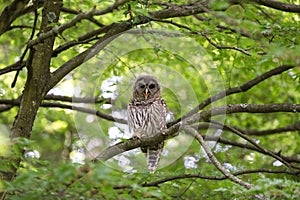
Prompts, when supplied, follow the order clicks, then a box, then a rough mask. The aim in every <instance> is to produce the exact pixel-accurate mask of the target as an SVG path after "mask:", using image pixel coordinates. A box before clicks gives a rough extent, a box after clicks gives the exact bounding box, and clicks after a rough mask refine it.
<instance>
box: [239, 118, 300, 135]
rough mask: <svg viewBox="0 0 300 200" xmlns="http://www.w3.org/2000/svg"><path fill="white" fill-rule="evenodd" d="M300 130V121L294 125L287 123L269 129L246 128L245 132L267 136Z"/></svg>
mask: <svg viewBox="0 0 300 200" xmlns="http://www.w3.org/2000/svg"><path fill="white" fill-rule="evenodd" d="M299 130H300V122H299V121H298V122H296V123H294V124H292V125H287V126H285V127H280V128H275V129H268V130H244V131H243V132H244V133H245V134H247V135H256V136H266V135H272V134H278V133H285V132H291V131H299Z"/></svg>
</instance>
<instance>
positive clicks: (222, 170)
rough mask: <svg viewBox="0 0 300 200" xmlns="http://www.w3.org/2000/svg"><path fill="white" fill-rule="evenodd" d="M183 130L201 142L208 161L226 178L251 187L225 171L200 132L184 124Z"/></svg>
mask: <svg viewBox="0 0 300 200" xmlns="http://www.w3.org/2000/svg"><path fill="white" fill-rule="evenodd" d="M184 130H185V131H186V132H188V133H189V134H192V135H193V136H194V137H195V138H196V139H197V140H198V141H199V143H200V144H201V146H202V147H203V149H204V151H205V153H206V154H207V156H208V158H209V159H210V161H211V162H212V163H213V164H214V165H215V167H216V168H217V169H218V170H219V171H220V172H222V173H223V174H224V175H225V176H226V177H227V178H229V179H230V180H231V181H233V182H235V183H237V184H239V185H241V186H243V187H245V188H247V189H250V188H251V187H252V185H251V184H250V183H247V182H244V181H243V180H241V179H239V178H237V177H236V176H234V175H233V174H231V173H230V172H229V171H227V170H226V169H225V168H224V167H223V166H222V165H221V163H220V162H219V161H218V160H217V158H216V157H215V156H214V155H213V153H212V152H211V150H210V148H209V147H208V145H207V144H206V142H205V141H204V139H203V137H202V136H201V134H199V133H198V132H197V131H196V130H195V129H193V128H192V127H188V126H184Z"/></svg>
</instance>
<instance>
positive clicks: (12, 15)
mask: <svg viewBox="0 0 300 200" xmlns="http://www.w3.org/2000/svg"><path fill="white" fill-rule="evenodd" d="M28 2H29V0H23V1H20V0H14V1H13V2H12V3H11V4H9V5H8V6H7V7H6V8H4V10H3V12H2V13H1V15H0V36H1V35H2V34H3V33H4V32H5V31H7V30H9V28H10V25H11V23H12V22H13V21H14V20H15V19H16V18H17V17H18V16H19V13H20V12H21V11H22V10H23V9H24V8H25V6H26V5H27V4H28Z"/></svg>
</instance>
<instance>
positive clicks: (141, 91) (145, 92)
mask: <svg viewBox="0 0 300 200" xmlns="http://www.w3.org/2000/svg"><path fill="white" fill-rule="evenodd" d="M160 96H161V87H160V84H159V82H158V80H157V79H156V78H155V77H154V76H150V75H141V76H138V77H137V78H136V80H135V82H134V83H133V98H134V99H136V100H139V101H145V100H149V99H153V98H157V97H160Z"/></svg>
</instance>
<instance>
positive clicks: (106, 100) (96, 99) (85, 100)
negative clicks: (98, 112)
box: [44, 94, 111, 104]
mask: <svg viewBox="0 0 300 200" xmlns="http://www.w3.org/2000/svg"><path fill="white" fill-rule="evenodd" d="M44 100H54V101H64V102H73V103H107V104H111V99H110V98H101V97H69V96H62V95H55V94H47V95H46V96H45V98H44Z"/></svg>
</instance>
